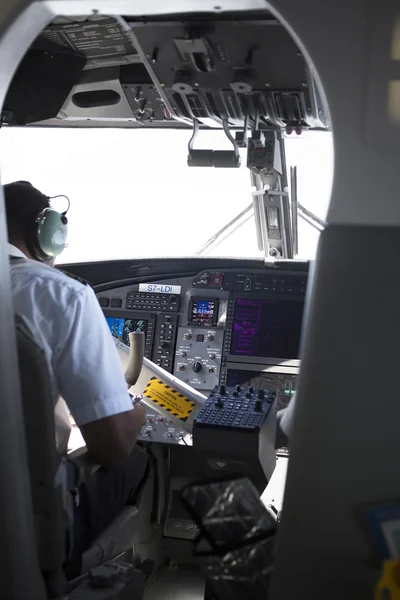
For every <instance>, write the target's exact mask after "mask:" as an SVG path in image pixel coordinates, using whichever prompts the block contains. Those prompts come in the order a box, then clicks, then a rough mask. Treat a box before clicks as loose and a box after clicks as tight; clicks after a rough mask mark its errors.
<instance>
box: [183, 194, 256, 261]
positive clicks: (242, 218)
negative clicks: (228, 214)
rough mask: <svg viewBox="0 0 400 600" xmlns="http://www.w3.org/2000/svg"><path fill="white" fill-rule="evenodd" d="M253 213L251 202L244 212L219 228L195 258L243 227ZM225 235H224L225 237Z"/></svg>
mask: <svg viewBox="0 0 400 600" xmlns="http://www.w3.org/2000/svg"><path fill="white" fill-rule="evenodd" d="M252 211H253V202H251V203H250V204H249V205H248V206H247V207H246V208H245V209H244V210H242V211H241V212H240V213H239V214H238V215H236V216H235V217H234V218H233V219H232V220H231V221H229V223H227V224H226V225H224V226H223V227H221V229H219V231H217V233H215V234H214V235H213V236H212V237H210V239H209V240H208V241H207V242H206V243H205V244H204V246H202V247H201V248H200V250H197V252H195V254H196V256H201V255H202V254H204V253H205V252H206V251H207V250H210V248H212V247H213V246H217V245H218V244H220V243H221V242H222V241H223V240H224V239H226V238H227V237H229V236H230V235H232V233H234V232H235V231H236V230H237V229H239V227H241V226H242V225H244V224H245V223H246V222H247V221H248V220H249V219H251V217H252ZM225 234H226V235H225Z"/></svg>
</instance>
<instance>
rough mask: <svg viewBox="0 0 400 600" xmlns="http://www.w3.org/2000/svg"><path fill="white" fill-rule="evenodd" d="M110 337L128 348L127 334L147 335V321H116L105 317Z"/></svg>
mask: <svg viewBox="0 0 400 600" xmlns="http://www.w3.org/2000/svg"><path fill="white" fill-rule="evenodd" d="M106 321H107V323H108V326H109V328H110V331H111V333H112V335H113V336H114V337H116V338H118V339H119V340H120V341H121V342H123V343H124V344H126V345H127V346H129V334H130V333H134V332H136V331H142V332H143V333H144V335H145V336H146V335H147V328H148V323H149V322H148V321H147V320H146V319H117V318H114V317H106Z"/></svg>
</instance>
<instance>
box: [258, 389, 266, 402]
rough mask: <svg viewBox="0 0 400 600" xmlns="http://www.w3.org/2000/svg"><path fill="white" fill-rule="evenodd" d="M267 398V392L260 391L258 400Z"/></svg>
mask: <svg viewBox="0 0 400 600" xmlns="http://www.w3.org/2000/svg"><path fill="white" fill-rule="evenodd" d="M264 398H265V392H264V390H258V399H259V400H264Z"/></svg>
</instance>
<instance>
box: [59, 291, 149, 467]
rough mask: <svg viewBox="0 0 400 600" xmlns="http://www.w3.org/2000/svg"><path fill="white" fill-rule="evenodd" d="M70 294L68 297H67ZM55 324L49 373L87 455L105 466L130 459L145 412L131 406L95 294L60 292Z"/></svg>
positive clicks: (116, 356) (119, 365)
mask: <svg viewBox="0 0 400 600" xmlns="http://www.w3.org/2000/svg"><path fill="white" fill-rule="evenodd" d="M66 294H68V298H66ZM60 295H61V296H62V298H61V299H60V300H61V306H62V307H64V306H66V308H65V310H64V313H63V314H60V313H61V312H62V311H61V310H60V311H59V314H58V316H57V318H55V319H54V322H53V329H54V331H53V336H54V340H55V343H54V345H53V361H52V362H53V371H54V374H55V377H56V380H57V385H58V388H59V392H60V394H61V396H62V397H63V398H64V400H65V402H66V403H67V405H68V408H69V410H70V411H71V414H72V416H73V418H74V420H75V422H76V424H77V426H78V427H79V428H80V430H81V432H82V435H83V438H84V440H85V442H86V446H87V449H88V452H89V454H90V455H91V457H92V458H93V460H94V461H96V462H99V463H100V464H101V465H103V466H112V465H115V464H118V463H120V462H122V461H123V460H125V459H126V458H128V456H129V454H130V453H131V451H132V449H133V446H134V445H135V442H136V436H137V433H138V431H139V430H140V429H141V427H142V426H143V425H144V408H143V407H142V406H140V405H136V406H135V407H133V406H132V400H131V398H130V396H129V394H128V390H127V384H126V381H125V376H124V373H123V370H122V365H121V362H120V359H119V357H118V352H117V349H116V347H115V344H114V342H113V339H112V336H111V334H110V331H109V328H108V325H107V323H106V320H105V318H104V315H103V313H102V310H101V308H100V305H99V303H98V301H97V298H96V296H95V294H94V292H93V290H92V289H91V288H90V287H89V286H85V285H82V286H81V287H79V288H76V287H74V288H73V289H71V288H70V287H68V290H65V289H64V290H62V291H60Z"/></svg>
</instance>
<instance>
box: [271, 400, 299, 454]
mask: <svg viewBox="0 0 400 600" xmlns="http://www.w3.org/2000/svg"><path fill="white" fill-rule="evenodd" d="M295 404H296V394H294V395H293V396H292V398H291V400H290V402H289V404H288V405H287V407H286V408H283V409H282V410H278V413H277V428H276V443H275V447H276V448H283V447H284V446H287V445H288V444H289V439H290V438H291V436H292V433H293V421H294V411H295Z"/></svg>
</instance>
